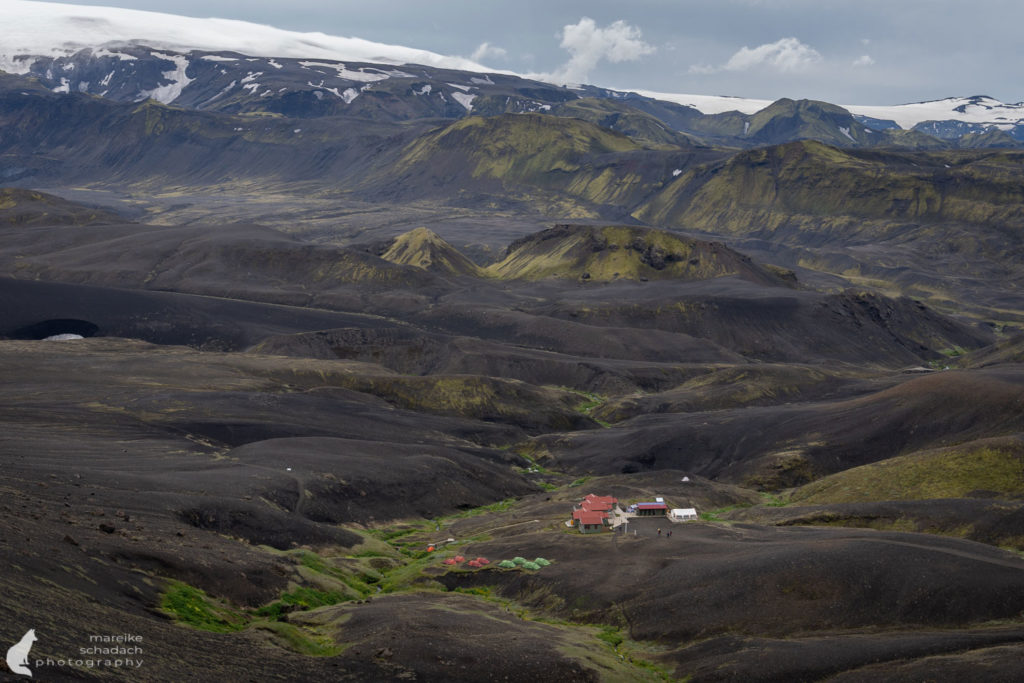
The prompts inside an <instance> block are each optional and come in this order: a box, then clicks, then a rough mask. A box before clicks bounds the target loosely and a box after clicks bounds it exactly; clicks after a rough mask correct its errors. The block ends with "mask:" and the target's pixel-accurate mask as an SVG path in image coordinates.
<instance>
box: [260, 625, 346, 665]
mask: <svg viewBox="0 0 1024 683" xmlns="http://www.w3.org/2000/svg"><path fill="white" fill-rule="evenodd" d="M255 627H256V628H259V629H262V630H265V631H268V632H270V633H271V634H272V636H273V640H275V641H277V643H278V644H279V645H281V646H283V647H285V648H287V649H289V650H294V651H295V652H298V653H300V654H304V655H308V656H311V657H333V656H335V655H339V654H341V653H342V652H343V651H344V650H345V648H344V647H341V646H339V645H338V644H337V643H335V642H334V640H333V639H332V638H329V637H327V636H323V635H319V634H315V633H310V632H308V631H306V630H305V629H302V628H299V627H297V626H295V625H293V624H288V623H284V622H280V621H267V622H259V623H258V624H255Z"/></svg>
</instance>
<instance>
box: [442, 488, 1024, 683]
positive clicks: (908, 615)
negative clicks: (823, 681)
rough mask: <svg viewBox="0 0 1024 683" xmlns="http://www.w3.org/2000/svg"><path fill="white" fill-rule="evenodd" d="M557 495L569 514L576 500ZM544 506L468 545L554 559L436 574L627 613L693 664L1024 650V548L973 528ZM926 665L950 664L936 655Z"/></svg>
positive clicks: (630, 627)
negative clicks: (709, 518)
mask: <svg viewBox="0 0 1024 683" xmlns="http://www.w3.org/2000/svg"><path fill="white" fill-rule="evenodd" d="M581 495H582V491H581ZM562 508H563V509H562V513H563V514H562V518H566V517H568V511H569V510H570V509H571V507H570V506H568V505H567V504H565V503H562ZM529 512H530V511H524V513H525V514H526V516H528V513H529ZM533 512H536V510H534V511H533ZM538 521H539V522H540V524H530V523H529V521H526V522H524V523H521V524H520V525H519V526H518V527H512V528H518V529H519V531H518V533H512V532H510V534H509V535H506V536H502V537H500V538H495V540H493V541H489V542H485V543H477V544H473V545H472V546H470V547H469V548H467V549H466V554H467V555H468V556H475V555H485V556H487V557H488V558H490V559H492V560H493V561H495V562H496V561H498V560H499V559H502V558H504V559H508V558H511V557H513V556H523V557H526V558H528V559H530V558H533V557H536V556H541V557H544V558H546V559H549V560H551V561H552V562H553V564H552V565H551V566H548V567H543V568H542V569H541V570H539V571H533V572H531V571H527V570H507V571H506V570H501V569H486V570H481V571H477V572H472V571H455V572H449V573H448V574H446V575H445V576H443V577H441V579H440V580H441V581H442V583H444V584H445V585H446V586H448V587H449V588H454V587H470V586H494V587H496V589H497V590H498V592H499V594H500V595H502V596H504V597H507V598H511V599H515V600H518V601H521V602H523V603H524V604H526V605H529V606H531V607H533V608H535V609H538V610H544V611H546V612H551V613H554V614H557V615H559V616H562V617H564V618H568V619H570V620H580V621H598V622H605V623H613V624H618V625H620V626H621V627H622V628H623V630H624V631H627V632H628V633H629V634H630V636H631V637H632V638H634V639H637V640H644V641H655V642H657V643H659V644H661V645H662V646H664V647H666V648H668V649H670V650H671V652H667V653H666V654H665V655H663V657H664V659H663V661H665V662H666V663H667V662H671V663H672V665H673V666H675V667H677V668H676V670H675V674H676V675H677V676H681V677H682V676H686V675H693V676H694V679H695V680H810V679H817V678H820V677H822V676H828V675H834V674H836V673H839V672H842V671H847V672H849V671H851V670H854V671H855V670H857V669H859V668H860V667H864V666H868V665H873V664H876V663H878V662H880V661H901V660H917V659H918V658H924V657H928V656H931V655H940V654H948V653H951V652H957V653H963V652H964V651H967V650H980V649H982V648H988V647H992V646H1003V645H1007V644H1009V645H1011V646H1012V648H1013V651H1014V652H1017V653H1024V626H1022V625H1021V623H1020V614H1021V612H1022V609H1024V602H1022V600H1024V598H1022V597H1021V587H1022V582H1024V560H1022V559H1021V558H1020V557H1019V556H1017V555H1014V554H1012V553H1007V552H1004V551H999V550H996V549H993V548H990V547H988V546H984V545H980V544H977V543H972V542H968V541H960V540H955V539H946V538H941V537H935V536H927V535H925V536H922V535H918V534H901V533H887V532H872V531H858V530H847V529H805V528H786V529H770V528H767V529H766V528H764V527H758V526H753V525H743V524H734V525H730V526H726V525H719V524H706V523H700V522H696V523H682V524H673V523H671V522H668V521H667V520H664V519H661V520H658V519H647V520H635V521H634V522H632V523H631V524H630V527H629V529H630V533H629V534H626V535H623V534H620V533H614V534H613V533H608V534H604V535H591V536H581V535H578V534H575V533H573V532H569V531H565V530H564V529H563V530H559V529H558V526H559V523H558V521H557V520H552V519H550V518H547V519H540V520H538ZM541 527H543V528H544V531H543V532H540V531H538V530H537V529H539V528H541ZM658 528H660V529H661V530H662V533H661V534H660V535H659V534H658V533H657V531H656V530H657V529H658ZM669 529H671V530H672V531H673V535H672V537H668V536H667V534H666V532H667V531H668V530H669ZM634 530H635V531H636V532H637V535H635V536H634V535H633V531H634ZM690 643H694V644H690ZM1015 666H1016V664H1015V663H1014V662H1012V660H1011V659H1010V658H1008V657H1004V658H1002V659H1001V660H997V661H996V663H995V664H994V667H995V668H994V671H995V673H996V674H997V675H1002V676H1007V675H1009V673H1010V672H1011V671H1013V670H1014V667H1015ZM919 667H920V670H922V671H927V672H929V673H931V674H933V675H934V674H936V673H941V666H939V665H928V664H927V660H923V659H922V660H921V663H919ZM851 680H854V679H851ZM1001 680H1009V679H1001Z"/></svg>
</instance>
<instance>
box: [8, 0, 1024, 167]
mask: <svg viewBox="0 0 1024 683" xmlns="http://www.w3.org/2000/svg"><path fill="white" fill-rule="evenodd" d="M4 13H5V18H4V21H5V26H6V28H5V31H4V33H3V35H2V36H0V70H3V71H6V72H7V73H9V74H14V75H19V76H22V77H28V78H33V79H35V80H36V81H37V82H38V83H39V84H40V85H42V86H43V87H45V88H47V89H49V90H51V91H53V92H57V93H66V94H71V93H76V92H77V93H84V94H89V95H94V96H98V97H103V98H106V99H111V100H114V101H118V102H141V101H144V100H146V99H152V100H155V101H157V102H160V103H163V104H167V105H173V106H175V107H185V108H189V109H197V110H203V111H216V112H223V113H230V114H248V115H269V116H275V115H277V116H287V117H294V118H318V117H323V116H354V117H359V118H370V119H375V120H382V121H405V120H411V119H424V118H446V119H457V118H462V117H465V116H469V115H472V114H475V115H495V114H504V113H527V112H530V113H543V114H554V115H560V116H571V117H576V118H583V119H585V120H589V121H591V122H593V123H597V124H598V125H601V126H602V127H606V128H611V129H612V130H617V131H619V132H623V133H625V134H627V135H630V136H631V137H634V138H636V139H643V140H647V141H650V142H663V143H669V144H679V143H680V142H683V141H689V142H691V143H696V144H714V145H727V146H738V147H751V146H759V145H764V144H779V143H783V142H789V141H794V140H801V139H814V140H819V141H822V142H825V143H828V144H831V145H834V146H840V147H874V146H902V147H911V148H918V149H921V148H926V149H927V148H943V147H1015V146H1020V145H1024V103H1018V104H1005V103H1002V102H999V101H997V100H994V99H992V98H990V97H984V96H975V97H966V98H963V97H960V98H948V99H944V100H938V101H934V102H924V103H918V104H904V105H898V106H891V107H881V106H853V105H850V106H842V107H840V106H836V105H831V104H827V103H823V102H811V101H800V102H794V101H791V100H785V99H783V100H779V101H777V102H774V103H773V102H770V101H767V100H750V99H742V98H731V97H711V96H698V95H681V94H667V93H655V92H646V91H640V92H623V91H616V90H609V89H605V88H599V87H594V86H586V85H581V86H573V87H565V86H558V85H554V84H551V83H546V82H542V81H538V80H532V79H529V78H524V77H521V76H518V75H515V74H511V73H508V72H494V71H492V70H489V69H487V67H484V66H482V65H480V64H477V63H475V62H472V61H470V60H466V59H463V58H458V57H446V56H443V55H439V54H436V53H432V52H428V51H424V50H416V49H412V48H405V47H400V46H393V45H383V44H379V43H372V42H369V41H364V40H359V39H355V38H339V37H333V36H327V35H324V34H302V33H296V32H290V31H283V30H280V29H275V28H271V27H267V26H260V25H256V24H249V23H246V22H239V21H228V20H221V19H193V18H187V17H179V16H175V15H167V14H158V13H153V12H140V11H135V10H123V9H115V8H106V7H84V6H71V5H60V4H52V3H40V2H27V1H14V2H10V3H6V4H5V7H4Z"/></svg>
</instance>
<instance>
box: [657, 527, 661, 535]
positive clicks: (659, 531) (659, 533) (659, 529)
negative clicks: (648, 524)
mask: <svg viewBox="0 0 1024 683" xmlns="http://www.w3.org/2000/svg"><path fill="white" fill-rule="evenodd" d="M658 535H659V536H661V528H660V527H659V528H658Z"/></svg>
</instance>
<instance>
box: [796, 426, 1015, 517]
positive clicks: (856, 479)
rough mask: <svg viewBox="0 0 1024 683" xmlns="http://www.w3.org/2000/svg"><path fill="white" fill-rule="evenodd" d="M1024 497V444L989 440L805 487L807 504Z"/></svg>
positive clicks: (800, 497)
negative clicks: (975, 495) (1005, 496)
mask: <svg viewBox="0 0 1024 683" xmlns="http://www.w3.org/2000/svg"><path fill="white" fill-rule="evenodd" d="M975 492H985V494H986V495H992V494H993V493H994V494H998V495H1011V496H1019V495H1024V443H1022V442H1021V441H1020V440H1018V439H987V440H983V441H976V442H972V443H969V444H964V445H962V446H954V447H951V448H943V449H939V450H930V451H923V452H919V453H912V454H909V455H903V456H899V457H896V458H890V459H888V460H883V461H881V462H877V463H872V464H870V465H863V466H861V467H855V468H853V469H850V470H846V471H845V472H840V473H838V474H833V475H831V476H828V477H825V478H823V479H820V480H818V481H815V482H812V483H810V484H807V485H805V486H802V487H801V488H799V489H798V490H796V491H795V492H794V493H793V495H792V496H791V499H790V500H791V502H794V503H801V504H816V503H848V502H861V501H880V500H925V499H931V498H965V497H970V496H971V495H972V494H973V493H975Z"/></svg>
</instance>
